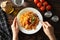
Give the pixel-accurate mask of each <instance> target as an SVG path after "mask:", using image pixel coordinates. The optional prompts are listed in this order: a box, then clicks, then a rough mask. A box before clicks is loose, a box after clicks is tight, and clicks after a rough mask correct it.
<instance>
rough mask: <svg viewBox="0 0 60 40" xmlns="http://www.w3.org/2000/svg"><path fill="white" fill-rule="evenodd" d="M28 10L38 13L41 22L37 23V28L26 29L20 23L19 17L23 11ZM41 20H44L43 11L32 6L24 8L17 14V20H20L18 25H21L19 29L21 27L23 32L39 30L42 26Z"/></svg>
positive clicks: (29, 32) (32, 32) (30, 32)
mask: <svg viewBox="0 0 60 40" xmlns="http://www.w3.org/2000/svg"><path fill="white" fill-rule="evenodd" d="M26 11H32V12H33V13H35V14H37V16H38V17H39V20H40V21H39V24H38V25H37V27H36V29H35V30H34V29H32V30H26V29H24V28H23V27H21V26H20V25H19V17H20V15H21V14H22V13H23V12H26ZM41 21H43V17H42V15H41V13H40V12H39V11H38V10H36V9H35V8H31V7H28V8H24V9H22V10H21V11H20V12H19V13H18V15H17V22H18V25H19V29H20V31H21V32H23V33H25V34H34V33H36V32H38V31H39V30H40V29H41V27H42V24H41Z"/></svg>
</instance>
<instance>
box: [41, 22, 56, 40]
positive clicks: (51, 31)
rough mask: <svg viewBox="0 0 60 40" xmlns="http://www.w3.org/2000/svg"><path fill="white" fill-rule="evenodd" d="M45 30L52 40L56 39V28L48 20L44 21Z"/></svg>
mask: <svg viewBox="0 0 60 40" xmlns="http://www.w3.org/2000/svg"><path fill="white" fill-rule="evenodd" d="M42 24H43V31H44V32H45V34H46V35H47V36H48V37H49V39H50V40H56V38H55V35H54V29H53V27H52V26H51V25H50V24H49V23H48V22H43V23H42Z"/></svg>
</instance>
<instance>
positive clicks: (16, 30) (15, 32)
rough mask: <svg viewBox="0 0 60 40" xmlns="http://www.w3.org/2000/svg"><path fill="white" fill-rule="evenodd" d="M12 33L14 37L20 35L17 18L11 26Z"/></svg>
mask: <svg viewBox="0 0 60 40" xmlns="http://www.w3.org/2000/svg"><path fill="white" fill-rule="evenodd" d="M11 29H12V33H13V35H14V36H17V35H18V33H19V28H18V23H17V18H15V19H14V21H13V24H12V25H11Z"/></svg>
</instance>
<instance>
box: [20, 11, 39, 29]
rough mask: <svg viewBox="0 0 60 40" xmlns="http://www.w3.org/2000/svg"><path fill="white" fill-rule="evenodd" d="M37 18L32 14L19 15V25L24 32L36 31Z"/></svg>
mask: <svg viewBox="0 0 60 40" xmlns="http://www.w3.org/2000/svg"><path fill="white" fill-rule="evenodd" d="M38 23H39V18H38V16H37V15H36V14H34V13H33V12H24V13H23V14H21V15H20V25H21V26H22V27H23V28H25V29H26V30H32V29H36V26H37V25H38Z"/></svg>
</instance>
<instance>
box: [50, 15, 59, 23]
mask: <svg viewBox="0 0 60 40" xmlns="http://www.w3.org/2000/svg"><path fill="white" fill-rule="evenodd" d="M51 20H52V21H53V22H58V21H59V17H58V16H53V17H52V18H51Z"/></svg>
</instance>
